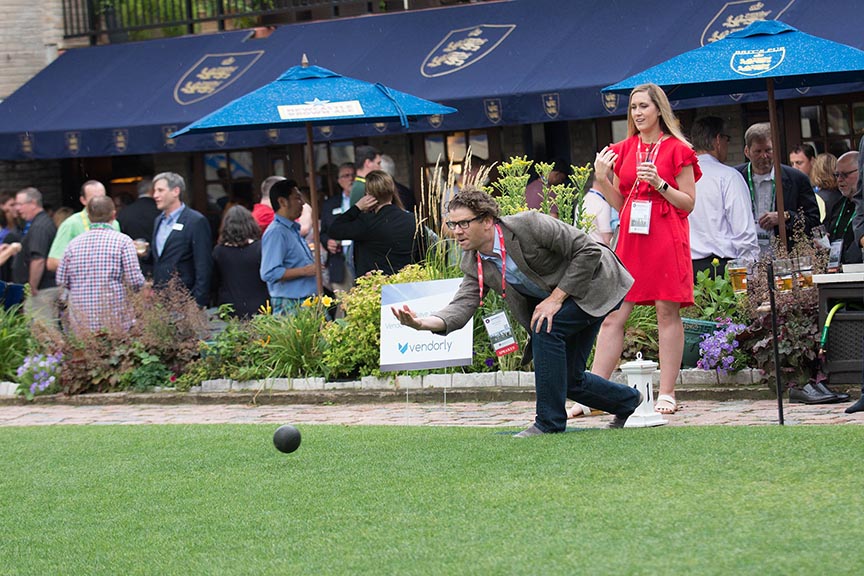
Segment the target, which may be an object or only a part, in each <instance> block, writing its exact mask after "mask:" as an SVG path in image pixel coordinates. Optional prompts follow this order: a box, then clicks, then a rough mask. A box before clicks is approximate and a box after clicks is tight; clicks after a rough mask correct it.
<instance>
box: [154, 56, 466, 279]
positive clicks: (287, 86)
mask: <svg viewBox="0 0 864 576" xmlns="http://www.w3.org/2000/svg"><path fill="white" fill-rule="evenodd" d="M453 112H456V109H455V108H451V107H449V106H444V105H442V104H437V103H435V102H430V101H429V100H424V99H423V98H418V97H417V96H412V95H410V94H405V93H404V92H399V91H398V90H393V89H392V88H388V87H387V86H384V85H383V84H373V83H370V82H364V81H363V80H356V79H354V78H348V77H346V76H342V75H340V74H337V73H335V72H332V71H330V70H327V69H326V68H321V67H319V66H309V65H308V62H307V60H306V56H305V55H304V56H303V64H302V65H300V66H294V67H293V68H291V69H289V70H288V71H287V72H285V73H284V74H282V75H281V76H280V77H279V78H277V79H276V80H274V81H273V82H270V83H269V84H266V85H264V86H262V87H261V88H258V89H257V90H255V91H253V92H250V93H249V94H246V95H244V96H241V97H240V98H237V99H236V100H234V101H233V102H229V103H228V104H226V105H225V106H223V107H222V108H219V109H218V110H216V111H214V112H212V113H210V114H208V115H207V116H205V117H203V118H201V119H200V120H196V121H195V122H193V123H192V124H189V125H188V126H186V127H185V128H183V129H181V130H178V131H177V132H175V133H174V134H172V135H171V137H172V138H173V137H177V136H181V135H183V134H194V133H202V132H204V133H207V132H229V131H234V130H254V129H262V128H283V127H290V126H301V125H302V126H305V127H306V140H307V143H308V145H309V174H310V181H309V183H310V194H311V203H312V219H313V221H314V222H317V221H318V201H317V198H318V191H317V190H316V187H315V178H314V174H315V166H314V160H313V155H312V143H313V139H312V126H313V125H316V124H326V125H330V124H363V123H371V122H383V121H392V120H398V121H399V123H400V124H401V125H402V127H403V128H407V127H408V121H409V119H413V118H418V117H424V116H432V115H436V114H451V113H453ZM312 230H313V238H314V243H315V259H316V262H320V253H319V250H320V246H319V244H320V239H319V236H318V227H317V226H313V228H312ZM320 268H321V267H320V266H317V267H316V280H317V282H318V293H319V294H320V293H321V291H322V281H321V269H320Z"/></svg>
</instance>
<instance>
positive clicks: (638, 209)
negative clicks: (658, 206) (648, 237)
mask: <svg viewBox="0 0 864 576" xmlns="http://www.w3.org/2000/svg"><path fill="white" fill-rule="evenodd" d="M650 227H651V201H650V200H634V201H633V203H632V204H631V206H630V233H631V234H648V229H649V228H650Z"/></svg>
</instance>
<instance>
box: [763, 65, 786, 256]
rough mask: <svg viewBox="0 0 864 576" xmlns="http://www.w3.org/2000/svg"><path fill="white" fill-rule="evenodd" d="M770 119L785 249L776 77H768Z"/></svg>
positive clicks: (778, 218) (776, 191) (778, 208)
mask: <svg viewBox="0 0 864 576" xmlns="http://www.w3.org/2000/svg"><path fill="white" fill-rule="evenodd" d="M767 82H768V121H769V122H770V123H771V146H772V147H773V148H774V192H775V195H776V196H777V200H776V202H777V226H778V227H779V229H780V245H781V246H782V247H783V250H784V251H785V250H786V249H787V246H788V244H787V243H786V218H784V217H783V214H784V213H785V212H786V208H785V206H784V205H783V169H782V168H781V167H780V164H781V162H780V160H781V159H780V154H781V153H780V126H779V125H778V124H777V102H776V100H774V79H773V78H768V80H767Z"/></svg>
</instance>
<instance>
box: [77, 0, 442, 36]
mask: <svg viewBox="0 0 864 576" xmlns="http://www.w3.org/2000/svg"><path fill="white" fill-rule="evenodd" d="M62 1H63V29H64V37H65V38H84V37H87V38H89V39H90V43H91V44H98V43H100V42H123V41H126V40H142V39H146V38H153V37H159V36H177V35H182V34H196V33H200V32H204V31H206V30H207V29H208V28H209V29H210V30H225V29H233V28H248V27H252V26H257V25H268V24H278V23H291V22H305V21H310V20H321V19H327V18H340V17H345V16H357V15H359V14H367V13H371V12H381V11H385V10H387V11H394V10H403V9H404V7H405V5H406V4H408V3H407V2H403V0H398V1H393V0H389V1H385V2H382V1H381V0H62ZM448 3H453V1H452V0H449V1H447V0H445V1H443V2H442V1H437V2H435V1H423V0H421V1H416V0H412V1H411V3H410V4H411V7H412V8H428V7H430V6H433V5H434V6H440V5H442V4H448Z"/></svg>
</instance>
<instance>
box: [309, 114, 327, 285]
mask: <svg viewBox="0 0 864 576" xmlns="http://www.w3.org/2000/svg"><path fill="white" fill-rule="evenodd" d="M312 145H313V142H312V124H310V123H309V122H307V123H306V146H307V149H308V151H309V202H310V203H311V204H312V241H313V242H314V243H315V250H314V254H315V283H316V284H317V286H318V296H323V295H324V281H323V280H322V278H321V233H320V230H319V226H318V190H317V189H316V187H315V150H314V149H313V148H312Z"/></svg>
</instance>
